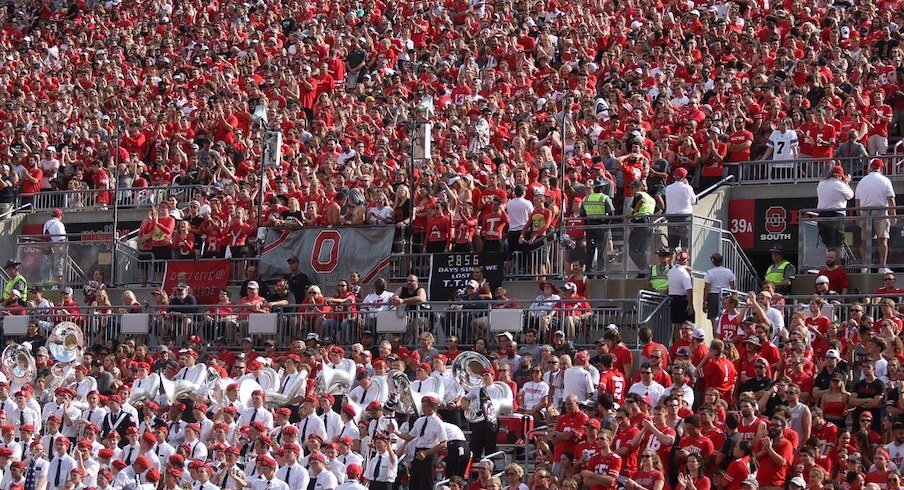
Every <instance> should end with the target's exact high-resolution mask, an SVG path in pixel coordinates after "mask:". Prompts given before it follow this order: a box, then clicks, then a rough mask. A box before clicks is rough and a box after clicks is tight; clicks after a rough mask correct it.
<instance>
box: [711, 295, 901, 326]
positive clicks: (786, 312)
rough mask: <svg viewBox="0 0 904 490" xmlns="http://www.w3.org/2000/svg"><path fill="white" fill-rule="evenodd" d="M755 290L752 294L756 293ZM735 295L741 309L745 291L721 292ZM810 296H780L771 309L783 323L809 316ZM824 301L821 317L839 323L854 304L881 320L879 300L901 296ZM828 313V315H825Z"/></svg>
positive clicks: (829, 297)
mask: <svg viewBox="0 0 904 490" xmlns="http://www.w3.org/2000/svg"><path fill="white" fill-rule="evenodd" d="M757 291H758V290H755V291H754V292H757ZM732 294H734V295H737V296H738V299H740V306H741V307H743V305H744V302H745V301H746V300H747V296H748V292H747V291H739V290H736V289H729V288H725V289H723V290H722V297H723V298H724V297H726V296H729V295H732ZM813 296H814V295H812V294H797V295H787V296H782V297H781V301H782V303H781V304H779V305H776V304H774V303H773V305H772V306H773V307H774V308H776V309H778V310H779V311H781V312H782V316H784V318H785V321H786V322H787V321H789V320H790V319H791V316H792V315H794V313H795V312H796V311H803V312H804V314H805V315H807V316H809V315H810V306H809V304H810V299H812V298H813ZM821 297H822V298H823V299H824V300H825V302H826V303H825V306H824V307H823V315H825V316H827V317H829V318H830V319H832V320H834V321H838V322H841V321H843V320H846V319H847V318H850V315H851V311H850V310H851V308H852V307H853V306H854V305H855V304H859V305H860V306H863V314H864V315H866V316H872V317H873V318H874V319H878V318H881V316H882V315H881V313H880V311H879V305H878V302H879V300H881V299H883V298H891V299H893V300H895V301H897V300H898V299H899V298H901V295H895V294H826V295H822V296H821ZM827 313H829V314H827Z"/></svg>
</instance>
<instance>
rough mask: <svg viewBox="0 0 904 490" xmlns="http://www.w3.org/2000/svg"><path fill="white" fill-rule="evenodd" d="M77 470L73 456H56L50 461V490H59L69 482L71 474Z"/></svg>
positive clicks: (48, 485) (48, 480)
mask: <svg viewBox="0 0 904 490" xmlns="http://www.w3.org/2000/svg"><path fill="white" fill-rule="evenodd" d="M74 469H75V460H74V459H72V456H69V455H68V454H64V455H63V456H62V457H60V456H57V455H56V454H54V456H53V459H51V460H50V468H49V469H48V472H47V488H48V490H57V489H59V488H62V486H63V485H64V484H65V483H66V482H67V481H68V480H69V474H70V473H72V470H74Z"/></svg>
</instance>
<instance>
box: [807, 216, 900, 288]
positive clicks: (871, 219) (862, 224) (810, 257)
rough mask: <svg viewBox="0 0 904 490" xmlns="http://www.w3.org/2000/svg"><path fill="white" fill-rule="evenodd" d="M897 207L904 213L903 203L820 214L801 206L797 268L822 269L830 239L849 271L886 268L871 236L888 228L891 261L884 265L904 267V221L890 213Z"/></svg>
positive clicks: (877, 244)
mask: <svg viewBox="0 0 904 490" xmlns="http://www.w3.org/2000/svg"><path fill="white" fill-rule="evenodd" d="M888 209H894V211H895V214H896V215H900V214H902V213H904V206H898V207H895V208H862V207H861V208H847V209H845V212H846V214H845V215H840V216H823V217H820V216H819V213H820V210H818V209H801V210H800V211H799V216H800V218H799V220H800V226H799V227H798V268H799V269H801V270H805V269H819V268H820V267H822V266H823V265H824V264H825V254H826V252H827V251H828V246H827V245H826V243H827V242H829V243H833V247H832V248H833V249H835V250H836V251H837V252H838V253H839V258H840V259H841V263H842V264H843V265H844V267H845V268H846V269H848V270H849V271H850V272H861V271H860V270H859V269H873V268H877V267H883V266H882V265H881V264H879V243H878V241H877V240H876V239H873V238H872V237H873V236H874V235H875V234H876V232H877V231H881V229H883V228H887V229H888V232H889V235H890V237H889V239H888V260H887V264H886V265H885V266H884V267H889V268H892V269H894V268H899V267H904V222H899V221H898V220H899V219H900V218H898V217H896V216H892V217H889V216H887V210H888Z"/></svg>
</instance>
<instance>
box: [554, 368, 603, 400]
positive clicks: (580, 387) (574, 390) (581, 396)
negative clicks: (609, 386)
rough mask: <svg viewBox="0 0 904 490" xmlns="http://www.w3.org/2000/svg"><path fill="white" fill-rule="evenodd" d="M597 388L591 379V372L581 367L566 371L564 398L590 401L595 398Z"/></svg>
mask: <svg viewBox="0 0 904 490" xmlns="http://www.w3.org/2000/svg"><path fill="white" fill-rule="evenodd" d="M594 391H596V387H595V386H593V381H592V380H591V378H590V372H589V371H587V370H586V369H584V368H583V367H581V366H571V367H570V368H568V369H566V370H565V385H564V387H563V389H562V396H563V397H564V398H568V397H569V396H572V395H574V396H576V397H578V400H579V401H584V400H588V399H590V398H592V397H593V393H594Z"/></svg>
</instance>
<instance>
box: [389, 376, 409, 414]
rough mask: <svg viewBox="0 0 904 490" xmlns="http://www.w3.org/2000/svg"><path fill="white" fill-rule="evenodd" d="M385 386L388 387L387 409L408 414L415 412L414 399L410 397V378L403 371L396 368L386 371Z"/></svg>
mask: <svg viewBox="0 0 904 490" xmlns="http://www.w3.org/2000/svg"><path fill="white" fill-rule="evenodd" d="M386 386H387V387H388V389H389V394H388V397H387V400H386V409H387V410H389V411H391V412H396V413H403V414H408V415H412V414H414V413H415V408H414V400H413V399H412V398H411V380H409V379H408V376H407V375H406V374H405V373H403V372H402V371H399V370H398V369H393V370H391V371H389V372H388V373H386Z"/></svg>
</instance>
